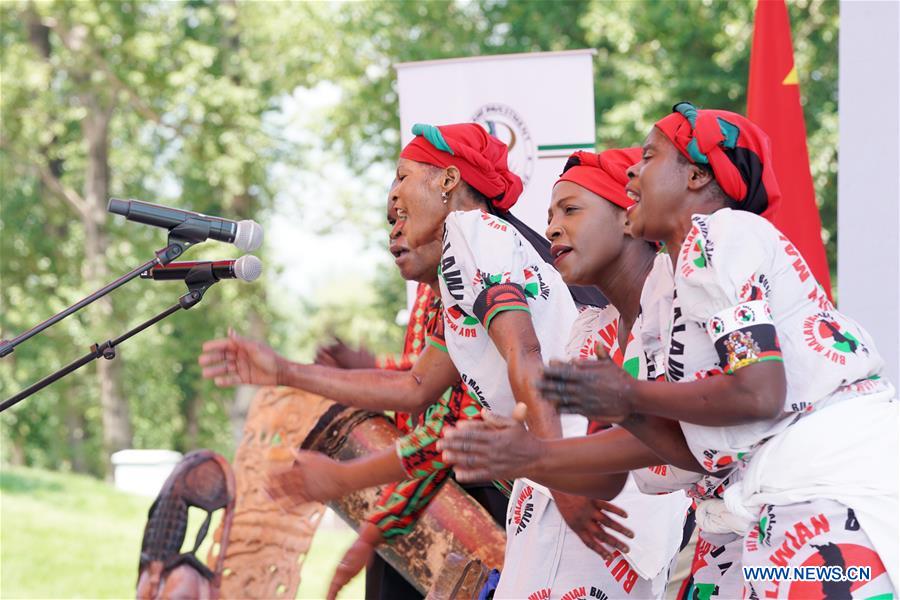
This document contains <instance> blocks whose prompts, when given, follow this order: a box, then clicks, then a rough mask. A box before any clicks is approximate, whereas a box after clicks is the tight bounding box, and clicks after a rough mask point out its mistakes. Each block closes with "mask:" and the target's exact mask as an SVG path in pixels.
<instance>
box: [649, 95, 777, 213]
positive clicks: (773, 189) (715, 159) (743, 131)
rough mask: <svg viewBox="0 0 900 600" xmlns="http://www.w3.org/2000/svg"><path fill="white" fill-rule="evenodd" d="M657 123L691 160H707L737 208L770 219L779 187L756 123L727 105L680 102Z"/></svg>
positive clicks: (765, 139) (769, 150)
mask: <svg viewBox="0 0 900 600" xmlns="http://www.w3.org/2000/svg"><path fill="white" fill-rule="evenodd" d="M673 111H674V112H673V113H672V114H670V115H669V116H667V117H665V118H663V119H661V120H659V121H657V123H656V127H657V128H658V129H659V130H660V131H661V132H663V134H664V135H665V136H666V137H667V138H669V140H671V142H672V143H673V144H675V147H676V148H678V150H680V151H681V153H682V154H683V155H684V156H686V157H687V159H688V160H690V161H691V162H692V163H694V164H700V165H707V166H709V167H710V168H711V169H712V171H713V175H714V176H715V178H716V181H717V182H718V183H719V186H720V187H721V188H722V191H724V192H725V193H726V194H728V196H729V197H730V198H733V199H734V200H737V202H738V206H739V208H741V209H743V210H747V211H750V212H754V213H756V214H758V215H762V216H763V217H766V218H767V219H771V218H772V215H773V214H774V212H775V210H776V208H777V207H778V203H779V202H780V201H781V190H779V189H778V182H777V181H776V180H775V172H774V170H773V169H772V145H771V144H770V143H769V136H767V135H766V133H765V132H764V131H763V130H762V129H760V128H759V126H758V125H756V124H755V123H753V122H752V121H750V120H749V119H747V118H746V117H742V116H741V115H739V114H737V113H733V112H729V111H726V110H698V109H696V108H694V106H693V105H692V104H690V103H688V102H680V103H678V104H676V105H675V107H674V108H673Z"/></svg>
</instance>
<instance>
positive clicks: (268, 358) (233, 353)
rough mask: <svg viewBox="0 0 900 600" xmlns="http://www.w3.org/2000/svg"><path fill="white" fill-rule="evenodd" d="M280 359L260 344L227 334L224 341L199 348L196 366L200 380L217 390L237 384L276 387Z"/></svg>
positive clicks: (212, 342) (234, 334)
mask: <svg viewBox="0 0 900 600" xmlns="http://www.w3.org/2000/svg"><path fill="white" fill-rule="evenodd" d="M282 360H283V359H282V358H281V357H280V356H279V355H278V353H277V352H275V351H274V350H272V348H270V347H269V346H267V345H266V344H263V343H262V342H254V341H252V340H248V339H245V338H243V337H241V336H239V335H238V334H237V333H236V332H235V331H234V330H231V329H229V330H228V337H225V338H220V339H217V340H210V341H208V342H206V343H205V344H203V350H202V352H201V353H200V356H199V358H198V359H197V362H198V363H199V364H200V366H201V367H203V377H204V378H205V379H212V380H213V381H214V382H215V383H216V385H217V386H219V387H228V386H233V385H239V384H242V383H243V384H251V385H278V384H279V371H280V368H281V362H282Z"/></svg>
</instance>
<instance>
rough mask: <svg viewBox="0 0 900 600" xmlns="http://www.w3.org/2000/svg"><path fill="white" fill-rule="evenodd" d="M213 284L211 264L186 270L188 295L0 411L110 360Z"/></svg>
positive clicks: (11, 400) (27, 390) (24, 392)
mask: <svg viewBox="0 0 900 600" xmlns="http://www.w3.org/2000/svg"><path fill="white" fill-rule="evenodd" d="M179 254H180V252H179ZM176 256H177V255H176ZM169 261H171V258H170V259H169ZM169 261H167V262H169ZM152 264H155V261H152ZM162 264H166V263H162ZM217 281H218V279H216V277H215V275H214V274H213V270H212V263H205V264H200V265H197V266H195V267H193V268H192V269H191V270H190V271H188V274H187V275H186V276H185V278H184V282H185V283H186V284H187V286H188V292H187V293H186V294H184V295H183V296H181V298H179V299H178V302H177V303H176V304H173V305H172V306H170V307H169V308H167V309H166V310H164V311H162V312H161V313H159V314H158V315H156V316H155V317H152V318H150V319H148V320H147V321H144V322H143V323H141V324H140V325H138V326H137V327H134V328H133V329H131V330H129V331H127V332H126V333H123V334H122V335H120V336H119V337H117V338H116V339H114V340H106V341H105V342H103V343H102V344H93V345H92V346H91V351H90V352H88V353H87V354H85V355H84V356H82V357H81V358H79V359H78V360H75V361H73V362H71V363H69V364H68V365H66V366H64V367H63V368H61V369H59V370H58V371H56V372H55V373H53V374H51V375H48V376H47V377H44V378H43V379H41V380H40V381H38V382H37V383H35V384H33V385H31V386H29V387H27V388H25V389H24V390H22V391H21V392H19V393H18V394H16V395H15V396H13V397H11V398H9V399H7V400H4V401H3V403H2V404H0V412H3V411H5V410H6V409H7V408H9V407H11V406H13V405H15V404H17V403H18V402H21V401H22V400H24V399H25V398H27V397H28V396H31V395H32V394H34V393H35V392H37V391H39V390H42V389H43V388H45V387H47V386H48V385H50V384H51V383H53V382H54V381H57V380H59V379H62V378H63V377H65V376H66V375H68V374H69V373H71V372H73V371H77V370H78V369H80V368H81V367H83V366H84V365H86V364H88V363H90V362H91V361H93V360H95V359H98V358H100V357H103V358H105V359H106V360H112V359H114V358H115V357H116V346H118V345H119V344H121V343H122V342H124V341H125V340H127V339H128V338H130V337H132V336H134V335H136V334H138V333H140V332H142V331H143V330H145V329H147V328H148V327H150V326H151V325H154V324H156V323H158V322H160V321H162V320H163V319H165V318H166V317H168V316H169V315H171V314H173V313H176V312H178V311H179V310H181V309H184V310H187V309H189V308H191V307H192V306H194V305H195V304H197V303H198V302H200V300H202V299H203V294H205V293H206V290H208V289H209V288H210V287H212V285H213V284H214V283H216V282H217ZM123 283H124V282H123Z"/></svg>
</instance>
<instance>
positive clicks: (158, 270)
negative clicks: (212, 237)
mask: <svg viewBox="0 0 900 600" xmlns="http://www.w3.org/2000/svg"><path fill="white" fill-rule="evenodd" d="M207 265H209V266H210V270H211V272H212V276H213V278H214V279H215V280H216V281H220V280H222V279H240V280H242V281H254V280H255V279H257V278H258V277H259V276H260V274H262V262H261V261H260V260H259V259H258V258H256V257H255V256H252V255H250V254H248V255H246V256H242V257H240V258H239V259H237V260H216V261H194V262H173V263H169V264H168V265H157V266H155V267H153V268H152V269H148V270H147V271H144V272H143V273H141V279H155V280H156V281H181V280H183V279H184V278H185V277H187V274H188V273H189V272H190V271H191V269H193V268H194V267H205V266H207Z"/></svg>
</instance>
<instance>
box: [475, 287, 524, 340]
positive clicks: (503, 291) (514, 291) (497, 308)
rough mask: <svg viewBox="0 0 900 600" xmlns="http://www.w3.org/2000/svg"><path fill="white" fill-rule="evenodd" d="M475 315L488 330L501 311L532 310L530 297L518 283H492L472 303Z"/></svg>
mask: <svg viewBox="0 0 900 600" xmlns="http://www.w3.org/2000/svg"><path fill="white" fill-rule="evenodd" d="M472 310H473V312H474V313H475V316H476V317H477V318H478V320H479V321H481V324H482V325H483V326H484V328H485V330H487V329H488V328H489V327H490V326H491V321H492V320H493V319H494V317H496V316H497V315H499V314H500V313H501V312H505V311H508V310H521V311H524V312H531V309H529V308H528V297H527V296H526V295H525V290H524V289H523V288H522V286H520V285H519V284H517V283H512V282H508V283H497V284H495V285H491V286H489V287H487V288H485V289H484V290H482V291H481V293H480V294H478V297H477V298H475V303H474V304H473V305H472Z"/></svg>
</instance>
